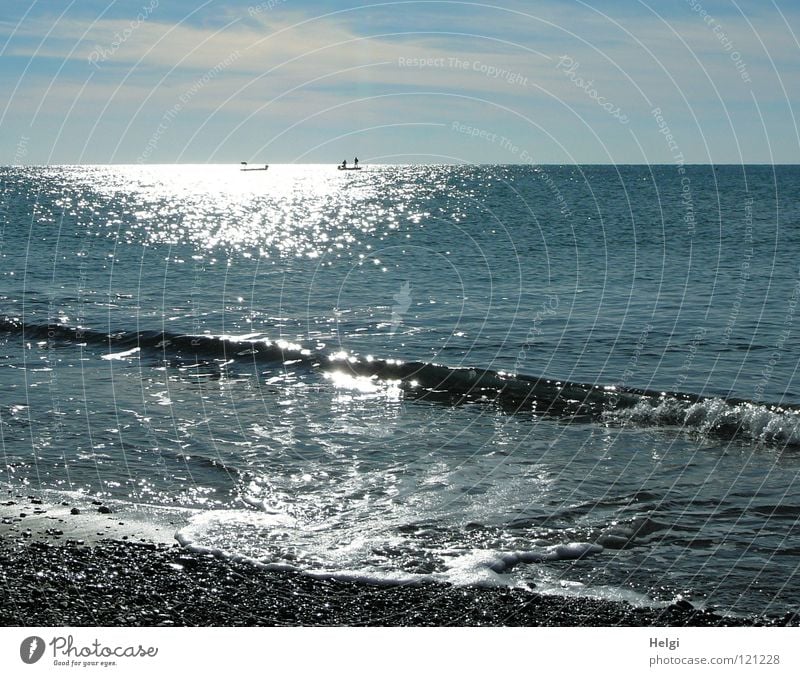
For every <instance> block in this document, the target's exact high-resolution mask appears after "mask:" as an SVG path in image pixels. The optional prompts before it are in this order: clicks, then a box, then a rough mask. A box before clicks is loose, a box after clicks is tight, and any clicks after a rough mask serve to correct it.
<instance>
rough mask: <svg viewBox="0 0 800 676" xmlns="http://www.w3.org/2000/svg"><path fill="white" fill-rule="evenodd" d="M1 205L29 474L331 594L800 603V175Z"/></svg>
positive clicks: (608, 171)
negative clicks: (323, 580)
mask: <svg viewBox="0 0 800 676" xmlns="http://www.w3.org/2000/svg"><path fill="white" fill-rule="evenodd" d="M0 187H1V191H0V228H2V230H0V445H1V446H2V457H0V482H2V485H3V486H4V487H6V488H8V489H10V490H15V491H19V490H23V489H24V490H29V491H30V490H36V491H43V492H44V493H45V494H49V495H52V496H58V495H62V494H70V495H73V496H74V495H76V494H83V495H84V496H86V497H87V498H89V497H100V498H102V499H104V500H107V501H112V502H115V504H118V505H123V506H127V508H128V509H136V508H138V507H142V506H148V505H150V506H153V505H155V506H170V507H175V508H179V509H181V510H184V513H185V514H186V518H187V519H188V523H187V524H186V525H185V526H183V527H181V528H180V530H179V532H178V533H177V534H176V535H177V538H178V540H179V541H180V542H181V543H182V544H183V545H185V546H187V547H191V548H195V549H198V550H211V551H215V552H217V553H219V554H220V555H224V556H231V557H238V558H247V559H251V560H253V561H256V562H259V563H260V564H262V565H265V566H267V567H275V568H289V569H296V570H300V571H303V572H305V573H307V574H311V575H336V576H340V577H347V578H351V579H362V580H365V581H366V580H371V581H376V580H378V581H382V582H384V583H390V584H391V583H413V582H415V581H420V580H430V579H433V580H441V581H445V582H451V583H455V584H461V585H470V584H481V585H498V586H517V587H523V588H529V589H532V590H535V591H538V592H541V593H549V594H561V595H586V596H599V597H605V598H619V599H626V600H630V601H632V602H634V603H640V604H645V605H650V604H662V603H667V602H670V601H672V600H674V599H676V598H678V597H682V598H685V599H688V600H690V601H692V602H693V603H695V604H697V605H700V606H704V607H714V608H717V609H719V610H722V611H723V612H730V613H753V612H758V613H769V614H782V613H784V612H786V611H788V610H796V609H797V597H796V594H795V591H794V590H796V588H797V585H798V583H799V582H800V571H799V570H798V567H800V544H799V543H800V539H799V537H800V521H799V519H800V484H799V482H798V470H800V417H799V414H798V411H800V378H798V375H797V368H798V364H799V363H800V361H799V360H800V341H798V340H797V338H798V336H799V335H800V316H798V300H800V267H799V266H800V264H799V263H798V258H797V252H798V251H800V227H799V226H800V207H798V202H797V195H798V194H800V168H797V167H781V166H779V167H770V166H719V167H706V166H688V167H677V166H652V167H650V166H620V167H612V166H585V167H580V166H569V167H555V166H542V167H536V166H416V167H415V166H367V167H365V168H364V170H362V171H360V172H337V171H336V170H335V166H330V167H329V166H310V165H306V166H303V165H273V166H271V167H270V169H269V171H266V172H246V173H243V172H240V171H239V170H238V167H234V166H222V165H211V166H205V165H204V166H185V165H170V166H74V167H72V166H57V167H6V168H0ZM53 499H56V498H55V497H54V498H53Z"/></svg>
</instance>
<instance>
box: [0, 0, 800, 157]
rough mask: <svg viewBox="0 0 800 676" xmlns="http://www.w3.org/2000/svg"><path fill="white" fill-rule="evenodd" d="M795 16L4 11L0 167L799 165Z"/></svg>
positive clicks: (306, 9)
mask: <svg viewBox="0 0 800 676" xmlns="http://www.w3.org/2000/svg"><path fill="white" fill-rule="evenodd" d="M799 37H800V2H798V0H752V1H750V0H748V1H745V0H670V1H669V2H666V3H656V2H654V0H648V1H647V2H645V1H643V0H607V1H600V0H593V1H591V2H581V1H579V0H545V1H542V2H539V1H537V0H527V1H524V0H495V1H494V2H491V1H490V2H485V3H482V2H460V1H455V0H447V1H439V0H422V1H417V0H411V1H403V2H377V3H372V4H369V3H366V2H363V1H362V2H357V1H352V2H351V1H341V2H337V1H332V0H328V1H327V2H318V1H316V0H262V1H261V2H247V1H237V0H206V1H202V0H133V1H128V0H119V1H114V0H102V1H98V0H15V1H14V2H10V1H8V0H6V1H4V2H2V3H0V90H2V91H3V92H4V96H2V97H0V165H9V164H12V165H21V164H105V163H118V164H136V163H147V164H150V163H227V162H239V161H249V162H255V163H258V162H264V163H338V162H340V161H341V160H342V159H344V158H348V160H350V159H351V158H353V157H354V156H356V155H357V156H358V157H359V159H360V160H361V163H362V164H366V163H392V164H396V163H448V164H450V163H464V162H466V163H532V164H572V163H600V164H664V163H666V164H671V163H682V162H685V163H687V164H690V163H720V164H723V163H730V164H739V163H781V164H784V163H789V164H795V163H800V131H799V130H800V125H798V117H800V108H799V107H798V97H799V96H800V81H799V80H800V68H799V67H798V66H799V65H800V42H798V38H799Z"/></svg>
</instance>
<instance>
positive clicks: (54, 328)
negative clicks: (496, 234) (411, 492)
mask: <svg viewBox="0 0 800 676" xmlns="http://www.w3.org/2000/svg"><path fill="white" fill-rule="evenodd" d="M0 332H4V333H7V334H17V335H22V336H23V337H24V338H25V339H33V340H39V341H42V340H45V341H48V342H49V343H50V344H51V345H53V346H54V347H58V346H69V345H94V346H98V347H106V348H108V350H109V352H108V353H107V354H105V355H103V356H101V358H102V359H125V358H131V357H135V358H140V357H141V356H143V355H145V354H150V355H151V356H158V357H160V358H162V359H165V360H168V361H170V362H171V363H177V364H183V365H186V364H192V365H203V364H209V365H213V364H215V363H217V362H219V361H224V362H229V363H235V362H239V363H242V364H244V363H245V362H246V361H247V362H256V363H272V364H279V365H280V366H281V367H282V368H284V369H287V370H288V369H292V370H296V369H309V370H317V371H321V372H323V373H325V374H328V375H329V374H335V375H339V376H344V377H346V378H348V379H351V380H354V383H353V386H356V387H357V386H359V385H360V386H362V387H363V385H364V384H369V385H371V386H377V385H379V384H385V385H390V386H393V387H397V388H399V389H400V390H402V392H403V394H404V396H405V397H407V398H410V399H417V400H426V401H432V402H438V403H444V404H449V405H462V404H469V403H478V404H487V405H494V406H498V407H500V408H501V409H502V410H503V411H505V412H511V413H515V412H529V413H530V412H532V413H534V414H537V415H542V416H548V417H556V418H559V419H565V420H569V421H572V422H601V423H604V424H608V425H633V426H640V427H654V426H656V427H665V426H666V427H676V428H680V429H682V430H684V431H688V432H691V433H696V434H700V435H704V436H713V437H718V438H723V439H739V438H743V439H750V440H755V441H759V442H764V443H769V444H782V445H786V446H800V408H798V407H796V406H788V405H778V404H769V403H761V402H754V401H749V400H745V399H733V398H727V399H722V398H717V397H703V396H700V395H697V394H692V393H687V392H662V391H655V390H646V389H637V388H631V387H619V386H614V385H597V384H586V383H577V382H570V381H559V380H554V379H549V378H541V377H535V376H527V375H520V374H513V373H506V372H503V371H494V370H491V369H481V368H455V367H449V366H442V365H439V364H432V363H427V362H419V361H409V362H404V361H402V360H396V359H374V358H371V357H367V358H361V357H356V356H354V355H351V354H348V353H346V352H344V351H339V352H322V351H312V350H309V349H306V348H304V347H303V346H301V345H298V344H296V343H290V342H287V341H272V340H269V339H267V338H263V337H260V335H259V334H250V335H244V336H234V335H210V334H206V335H192V334H179V333H172V332H168V331H119V332H113V333H106V332H102V331H98V330H95V329H86V328H80V327H70V326H67V325H64V324H30V323H24V322H22V321H21V320H20V319H18V318H14V317H8V316H0ZM345 386H347V385H345Z"/></svg>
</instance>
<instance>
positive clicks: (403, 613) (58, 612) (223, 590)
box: [0, 496, 800, 627]
mask: <svg viewBox="0 0 800 676" xmlns="http://www.w3.org/2000/svg"><path fill="white" fill-rule="evenodd" d="M36 500H37V498H34V497H31V496H29V497H28V498H27V499H26V500H19V498H17V499H16V500H14V501H7V502H6V503H0V506H2V511H3V513H4V514H5V516H3V521H4V522H6V523H5V525H4V526H3V530H2V531H0V589H2V590H3V594H2V599H0V624H2V626H6V627H10V626H107V627H150V626H219V627H227V626H352V627H355V626H408V627H422V626H531V627H534V626H548V627H647V626H659V627H695V626H697V627H699V626H730V627H733V626H739V627H750V626H800V616H799V615H798V614H789V615H787V616H784V617H775V618H767V617H733V616H722V615H719V614H716V613H715V612H713V611H710V610H701V609H697V608H695V607H694V606H692V605H691V604H690V603H688V602H686V601H679V602H677V603H673V604H672V605H669V606H667V607H665V608H642V607H634V606H632V605H630V604H628V603H625V602H618V601H607V600H597V599H592V598H575V597H562V596H549V595H540V594H536V593H534V592H529V591H523V590H518V589H508V588H487V587H455V586H452V585H449V584H443V583H433V582H431V583H424V584H418V585H377V584H370V583H366V582H357V581H348V580H341V579H332V578H321V577H314V576H310V575H305V574H302V573H298V572H276V571H267V570H263V569H260V568H258V567H256V566H254V565H252V564H250V563H247V562H236V561H230V560H225V559H220V558H217V557H215V556H213V555H211V554H196V553H193V552H190V551H188V550H186V549H183V548H181V547H180V546H179V545H178V544H176V543H175V542H174V540H171V539H170V538H168V537H167V534H166V532H165V531H164V530H163V529H158V528H149V529H146V530H142V528H141V525H142V523H137V522H133V523H131V522H130V521H129V520H126V519H125V518H124V517H122V515H120V514H114V513H111V514H108V513H105V512H101V515H102V516H103V518H104V519H107V520H108V521H109V524H108V527H105V528H102V529H101V530H98V529H97V526H96V523H97V520H96V515H95V516H92V517H91V518H92V519H94V521H93V522H90V521H88V517H87V521H86V522H85V523H84V522H82V521H81V522H80V523H81V524H82V525H80V526H73V527H72V530H69V528H65V527H64V526H63V523H64V522H68V521H69V518H62V517H61V516H58V515H57V514H54V513H50V512H51V510H52V509H53V508H52V506H48V508H49V509H47V510H45V509H44V506H43V505H40V504H37V503H36V502H35V501H36ZM9 503H11V504H9ZM95 506H96V507H97V510H98V511H99V510H100V508H101V507H103V505H95ZM31 507H37V508H38V511H39V512H40V513H39V514H36V515H34V514H33V513H32V512H33V511H34V510H32V509H31ZM61 507H62V508H63V509H64V510H66V513H67V514H69V510H70V509H71V507H70V506H69V505H64V504H62V505H61ZM21 508H24V510H26V511H22V512H21V513H27V511H30V512H31V516H26V517H17V518H16V520H11V519H10V517H9V516H8V510H9V509H11V510H16V511H17V512H20V510H21ZM45 515H47V516H45ZM34 517H38V521H36V522H34V521H27V520H28V519H33V518H34ZM45 519H52V522H45ZM121 519H122V520H121ZM7 521H11V523H8V522H7ZM26 521H27V523H24V527H20V524H21V523H23V522H26ZM48 523H54V524H59V526H60V527H59V528H55V527H50V528H44V527H43V526H45V525H48ZM111 523H113V524H114V527H113V528H112V527H111V525H110V524H111ZM34 524H35V525H34ZM87 524H92V525H89V526H88V527H86V526H87ZM92 528H93V529H94V530H92ZM68 531H69V532H70V533H73V534H74V533H80V532H84V531H86V532H92V533H94V536H93V537H91V538H81V539H76V538H75V537H70V536H69V534H68ZM123 532H126V534H125V535H121V533H123ZM152 535H155V536H156V537H151V536H152Z"/></svg>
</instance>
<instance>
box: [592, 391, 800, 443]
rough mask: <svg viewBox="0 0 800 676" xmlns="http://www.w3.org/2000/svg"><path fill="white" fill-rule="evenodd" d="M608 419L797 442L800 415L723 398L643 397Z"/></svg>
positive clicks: (799, 440) (608, 413)
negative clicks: (691, 401) (687, 400)
mask: <svg viewBox="0 0 800 676" xmlns="http://www.w3.org/2000/svg"><path fill="white" fill-rule="evenodd" d="M604 418H605V419H606V420H607V421H611V422H623V423H634V424H637V425H653V426H658V425H677V426H681V427H684V428H686V429H688V430H689V431H694V432H698V433H700V434H703V435H714V434H722V435H723V436H743V437H745V438H748V439H753V440H756V441H762V442H772V443H776V442H777V443H783V444H791V445H800V414H799V413H798V412H797V411H791V410H786V409H782V408H779V407H772V406H765V405H763V404H754V403H749V402H743V403H739V404H730V403H728V402H726V401H724V400H722V399H706V400H703V401H699V402H694V403H688V402H684V401H680V400H679V399H675V398H673V397H664V398H662V399H659V400H658V402H657V403H656V404H655V405H653V403H652V402H651V401H649V400H646V399H643V400H641V401H639V402H638V403H637V404H636V405H635V406H633V407H631V408H628V409H615V410H613V411H608V412H606V414H605V415H604Z"/></svg>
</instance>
